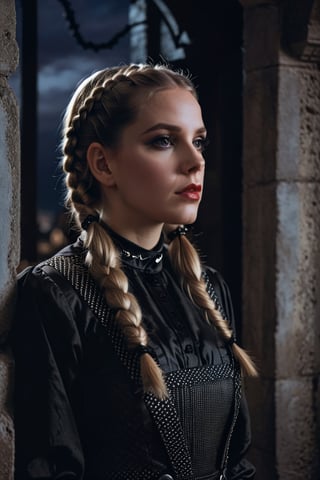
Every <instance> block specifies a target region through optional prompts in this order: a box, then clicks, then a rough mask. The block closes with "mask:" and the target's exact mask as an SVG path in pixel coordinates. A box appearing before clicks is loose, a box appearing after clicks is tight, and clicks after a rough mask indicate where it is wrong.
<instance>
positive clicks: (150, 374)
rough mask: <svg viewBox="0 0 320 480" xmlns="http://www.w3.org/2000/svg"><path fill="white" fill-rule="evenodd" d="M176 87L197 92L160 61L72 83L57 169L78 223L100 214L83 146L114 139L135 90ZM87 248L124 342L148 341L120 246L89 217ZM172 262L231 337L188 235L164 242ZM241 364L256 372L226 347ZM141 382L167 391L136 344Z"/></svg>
mask: <svg viewBox="0 0 320 480" xmlns="http://www.w3.org/2000/svg"><path fill="white" fill-rule="evenodd" d="M177 86H178V87H181V88H184V89H187V90H188V91H190V92H191V93H192V94H193V95H194V96H195V98H197V94H196V91H195V88H194V86H193V83H192V81H191V80H190V78H189V77H188V76H187V75H185V74H183V73H182V72H178V71H173V70H171V69H170V68H168V67H167V66H165V65H144V64H139V65H135V64H132V65H125V66H119V67H113V68H109V69H105V70H101V71H99V72H96V73H94V74H93V75H91V76H90V77H89V78H88V79H86V80H84V81H83V82H82V83H81V84H80V86H79V87H78V88H77V89H76V91H75V93H74V95H73V97H72V98H71V101H70V102H69V105H68V107H67V109H66V112H65V116H64V122H63V125H64V130H63V143H62V149H63V155H64V157H63V169H64V171H65V173H66V186H67V195H66V204H67V206H68V207H69V209H70V211H71V213H72V214H73V216H74V218H75V221H76V223H77V225H78V226H79V227H81V225H82V224H83V222H84V221H85V219H86V218H88V216H94V217H99V216H100V215H101V209H102V205H101V196H100V189H99V184H98V182H97V181H96V179H95V178H94V177H93V175H92V174H91V172H90V170H89V168H88V164H87V160H86V153H87V149H88V147H89V145H90V144H91V143H92V142H99V143H101V144H102V145H105V146H109V147H112V146H115V145H116V144H117V141H118V139H119V137H120V135H121V132H122V130H123V129H124V127H126V126H127V125H129V124H130V123H131V122H133V121H134V119H135V116H136V114H137V111H138V109H139V95H138V94H139V93H143V94H144V95H151V94H152V93H154V92H155V91H157V90H160V89H167V88H172V87H177ZM86 230H87V234H86V240H85V247H86V248H87V252H88V253H87V256H86V263H87V265H88V267H89V270H90V273H91V275H92V276H93V277H94V278H95V280H96V281H97V282H98V284H99V285H100V287H101V289H102V291H103V293H104V295H105V298H106V302H107V304H108V305H109V306H110V307H111V308H113V309H115V310H116V315H115V318H116V320H117V322H119V325H120V326H121V329H122V332H123V334H124V336H125V338H126V340H127V343H128V347H129V348H132V349H134V348H137V349H138V348H139V346H147V345H148V338H147V334H146V331H145V329H144V328H143V325H142V313H141V309H140V306H139V304H138V302H137V300H136V298H135V297H134V296H133V295H132V293H130V292H129V285H128V279H127V277H126V275H125V273H124V272H123V270H122V268H121V261H120V258H119V253H118V251H117V249H116V247H115V245H114V243H113V241H112V239H111V237H110V235H109V234H108V232H107V230H106V229H105V228H104V227H103V226H102V225H101V224H100V223H99V222H92V223H90V222H88V224H87V226H86ZM169 254H170V256H171V261H172V263H173V265H174V267H175V268H176V270H177V271H178V272H179V274H180V275H181V277H182V278H183V279H184V287H185V289H186V291H187V292H188V294H189V295H190V297H191V299H192V300H193V301H194V302H195V303H196V304H197V305H199V306H200V307H202V308H203V309H204V311H205V313H206V316H207V318H208V319H210V320H211V321H212V322H213V323H214V325H215V327H216V328H217V329H218V331H219V332H220V333H221V335H222V337H223V338H224V339H226V340H228V339H230V338H231V337H232V332H231V331H230V329H229V327H228V325H227V322H226V321H225V320H224V319H223V318H222V317H221V314H220V312H219V311H218V309H217V308H216V307H215V305H214V303H213V302H212V300H211V298H210V297H209V295H208V294H207V292H206V288H205V283H204V281H203V279H202V278H201V265H200V260H199V256H198V254H197V252H196V250H195V249H194V248H193V247H192V245H191V243H190V242H189V241H188V240H187V238H176V239H175V240H173V241H172V243H171V245H170V247H169ZM232 348H233V351H234V354H235V356H236V357H237V358H238V359H239V361H240V363H241V365H242V367H243V369H244V371H246V372H247V373H249V374H255V369H254V366H253V364H252V361H251V360H250V358H249V357H248V355H247V354H246V353H245V352H244V351H243V350H242V349H241V348H240V347H238V346H237V345H233V346H232ZM140 350H141V352H140V353H141V354H140V367H141V378H142V382H143V388H144V391H146V392H152V393H154V394H155V395H156V396H157V397H159V398H165V397H166V396H167V390H166V385H165V382H164V378H163V374H162V371H161V369H160V367H159V366H158V364H157V363H156V361H155V360H154V359H153V357H152V356H151V355H150V354H149V353H148V351H147V349H140Z"/></svg>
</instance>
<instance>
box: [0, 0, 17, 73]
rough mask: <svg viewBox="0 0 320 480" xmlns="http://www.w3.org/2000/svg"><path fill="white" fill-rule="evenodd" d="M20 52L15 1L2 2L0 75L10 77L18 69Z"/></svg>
mask: <svg viewBox="0 0 320 480" xmlns="http://www.w3.org/2000/svg"><path fill="white" fill-rule="evenodd" d="M18 61H19V51H18V46H17V42H16V13H15V2H14V0H1V15H0V75H6V76H8V75H9V74H10V73H12V72H14V70H15V69H16V68H17V65H18Z"/></svg>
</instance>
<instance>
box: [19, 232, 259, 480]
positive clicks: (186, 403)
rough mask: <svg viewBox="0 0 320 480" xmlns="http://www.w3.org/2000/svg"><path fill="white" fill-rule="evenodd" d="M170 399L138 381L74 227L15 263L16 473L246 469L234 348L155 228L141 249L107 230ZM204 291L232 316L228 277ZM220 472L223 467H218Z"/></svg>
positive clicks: (24, 479) (246, 475)
mask: <svg viewBox="0 0 320 480" xmlns="http://www.w3.org/2000/svg"><path fill="white" fill-rule="evenodd" d="M112 237H113V239H114V241H115V243H116V245H117V246H118V248H119V251H120V252H121V253H120V254H121V259H122V263H123V267H124V270H125V272H126V274H127V276H128V278H129V285H130V290H131V291H132V292H133V293H134V295H135V296H136V298H137V299H138V301H139V303H140V305H141V307H142V312H143V323H144V326H145V328H146V330H147V332H148V336H149V345H150V347H151V348H152V350H153V354H154V356H155V358H156V359H157V361H158V362H159V364H160V366H161V368H162V370H163V371H164V373H165V375H166V382H167V386H168V389H169V392H170V396H169V399H167V400H164V401H160V400H158V399H156V398H155V397H154V396H153V395H152V394H147V395H145V394H144V393H143V391H142V386H141V379H140V374H139V361H138V355H137V354H136V353H134V352H132V351H130V350H128V348H127V347H126V343H125V340H124V338H123V336H122V333H121V331H120V330H119V328H118V325H117V324H116V322H115V319H114V312H113V311H112V310H111V309H110V308H109V307H108V305H106V304H105V301H104V298H103V296H102V295H101V293H100V291H99V288H98V287H97V286H96V285H95V283H94V281H93V280H92V278H91V277H90V275H89V274H88V271H87V268H86V267H85V265H84V262H83V260H84V255H85V251H84V248H83V244H82V241H81V239H79V240H78V242H77V243H76V244H74V245H71V246H69V247H67V248H65V249H64V250H62V251H61V252H59V253H58V254H57V255H56V256H54V257H52V258H51V259H49V260H48V261H45V262H43V263H41V264H40V265H38V266H36V267H28V268H27V269H26V270H25V271H24V272H22V273H21V274H20V275H19V280H18V299H17V312H16V316H15V322H14V326H13V329H12V336H11V339H12V350H13V354H14V358H15V391H14V399H15V402H14V408H15V411H14V415H15V428H16V470H15V471H16V473H15V479H16V480H30V479H34V480H35V479H37V480H40V479H41V480H44V479H55V480H57V479H60V480H71V479H77V480H135V479H138V480H144V479H146V480H149V479H150V480H152V479H158V480H160V479H163V480H170V479H174V480H200V479H201V480H205V479H206V480H214V479H218V478H227V479H228V480H245V479H252V478H254V474H255V469H254V467H253V466H252V465H251V464H250V463H249V462H248V461H247V460H246V459H245V454H246V452H247V450H248V447H249V445H250V422H249V415H248V411H247V407H246V402H245V398H244V393H243V391H241V379H240V375H239V367H238V365H237V363H236V362H235V360H234V358H233V356H232V354H231V350H230V348H229V347H228V346H226V345H225V344H224V343H223V342H222V341H221V340H220V338H219V336H218V335H217V334H216V332H215V329H214V328H213V327H212V326H210V325H209V324H208V323H207V322H206V321H205V319H204V318H203V315H202V313H201V311H200V309H199V308H198V307H196V306H195V305H194V304H193V303H192V302H191V301H190V300H189V298H188V297H187V296H186V294H185V293H184V292H183V291H182V289H181V288H180V285H179V282H178V280H177V278H176V275H175V274H174V272H173V271H172V268H171V265H170V261H169V259H168V255H167V252H166V248H165V245H164V244H163V241H162V239H161V240H160V242H159V244H158V245H157V246H156V247H155V249H154V250H152V251H149V250H144V249H142V248H140V247H138V246H137V245H135V244H133V243H131V242H129V241H128V240H126V239H124V238H122V237H120V236H118V235H117V234H115V233H114V232H112ZM205 278H206V281H207V285H208V291H209V293H210V295H211V296H212V298H213V299H214V300H215V301H216V303H217V305H218V306H219V308H220V309H221V311H222V313H223V314H224V315H226V317H227V318H228V320H229V321H230V323H231V324H232V325H233V323H234V319H233V311H232V304H231V300H230V295H229V291H228V288H227V286H226V284H225V282H224V280H223V279H222V278H221V276H220V275H219V273H217V272H216V271H214V270H212V269H207V270H206V272H205ZM222 474H223V475H225V476H223V477H222V476H221V475H222Z"/></svg>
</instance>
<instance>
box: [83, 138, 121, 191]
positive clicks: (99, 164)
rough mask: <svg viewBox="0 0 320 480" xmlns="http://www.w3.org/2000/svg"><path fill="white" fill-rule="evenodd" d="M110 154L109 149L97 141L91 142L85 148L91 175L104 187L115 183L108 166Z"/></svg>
mask: <svg viewBox="0 0 320 480" xmlns="http://www.w3.org/2000/svg"><path fill="white" fill-rule="evenodd" d="M111 155H112V153H111V150H110V149H108V148H106V147H104V146H103V145H101V143H98V142H93V143H91V144H90V145H89V147H88V150H87V162H88V166H89V168H90V171H91V173H92V175H93V176H94V177H95V178H96V180H97V181H98V182H99V183H101V184H102V185H105V186H106V187H112V186H114V185H115V181H114V178H113V175H112V170H111V168H110V163H111Z"/></svg>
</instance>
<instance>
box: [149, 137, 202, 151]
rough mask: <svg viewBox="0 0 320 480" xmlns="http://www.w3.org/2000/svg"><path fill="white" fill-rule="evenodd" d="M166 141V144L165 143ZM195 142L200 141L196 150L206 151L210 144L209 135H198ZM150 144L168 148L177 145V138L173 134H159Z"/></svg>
mask: <svg viewBox="0 0 320 480" xmlns="http://www.w3.org/2000/svg"><path fill="white" fill-rule="evenodd" d="M164 141H165V142H166V144H165V145H163V142H164ZM168 142H169V143H168ZM195 142H200V145H199V147H196V150H198V151H199V152H201V153H203V152H204V151H205V149H206V147H207V146H208V144H209V139H208V138H207V137H206V138H204V137H198V138H196V139H195V140H194V142H193V143H195ZM149 145H151V146H153V147H155V148H159V149H164V150H165V149H166V148H169V147H171V146H173V145H175V138H174V137H172V136H171V135H159V136H158V137H156V138H154V139H152V140H151V142H149Z"/></svg>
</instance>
